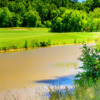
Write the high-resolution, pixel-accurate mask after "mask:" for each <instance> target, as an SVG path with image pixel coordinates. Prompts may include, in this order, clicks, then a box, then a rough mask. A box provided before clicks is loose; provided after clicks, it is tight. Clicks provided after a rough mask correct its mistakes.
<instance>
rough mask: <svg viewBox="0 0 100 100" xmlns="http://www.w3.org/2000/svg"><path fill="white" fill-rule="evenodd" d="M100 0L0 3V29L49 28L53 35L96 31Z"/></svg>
mask: <svg viewBox="0 0 100 100" xmlns="http://www.w3.org/2000/svg"><path fill="white" fill-rule="evenodd" d="M99 7H100V0H86V2H84V3H79V2H77V0H0V27H51V30H52V31H54V32H69V31H72V32H74V31H99V23H100V13H99V11H100V8H99Z"/></svg>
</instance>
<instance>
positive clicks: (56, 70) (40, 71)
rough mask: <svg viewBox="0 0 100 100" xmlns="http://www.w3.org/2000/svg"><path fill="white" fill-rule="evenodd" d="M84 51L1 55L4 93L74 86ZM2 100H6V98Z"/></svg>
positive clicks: (77, 47)
mask: <svg viewBox="0 0 100 100" xmlns="http://www.w3.org/2000/svg"><path fill="white" fill-rule="evenodd" d="M91 45H92V44H91ZM81 47H82V45H68V46H53V47H45V48H37V49H31V50H28V51H20V52H7V53H0V92H1V93H5V91H7V90H12V91H13V90H18V91H19V90H20V91H21V90H23V89H30V90H29V91H31V90H32V89H33V90H36V89H37V88H40V87H45V86H48V85H49V86H52V85H60V86H68V87H70V86H72V85H73V77H74V76H75V74H76V73H78V72H79V69H78V67H79V66H81V65H82V62H80V61H78V59H77V58H78V57H79V56H80V55H81V49H80V48H81ZM1 98H2V100H3V96H2V97H1ZM0 100H1V99H0Z"/></svg>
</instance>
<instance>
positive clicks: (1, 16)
mask: <svg viewBox="0 0 100 100" xmlns="http://www.w3.org/2000/svg"><path fill="white" fill-rule="evenodd" d="M11 20H12V13H11V12H10V11H9V9H8V8H7V7H4V8H1V9H0V27H10V26H11V23H12V22H11Z"/></svg>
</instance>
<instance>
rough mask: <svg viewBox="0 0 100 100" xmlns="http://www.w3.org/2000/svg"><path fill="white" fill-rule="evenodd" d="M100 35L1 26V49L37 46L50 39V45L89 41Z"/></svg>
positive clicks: (96, 33)
mask: <svg viewBox="0 0 100 100" xmlns="http://www.w3.org/2000/svg"><path fill="white" fill-rule="evenodd" d="M99 37H100V33H99V32H73V33H72V32H69V33H52V32H50V29H48V28H0V50H9V49H18V48H25V45H26V46H27V47H35V46H37V44H39V43H40V42H48V41H51V42H50V45H60V44H75V43H76V44H78V43H89V42H93V41H96V40H97V38H99ZM25 41H26V42H27V43H26V44H25ZM34 41H35V42H34ZM33 44H36V45H33ZM38 46H41V45H38Z"/></svg>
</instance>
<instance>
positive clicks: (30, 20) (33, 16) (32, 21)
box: [25, 10, 41, 27]
mask: <svg viewBox="0 0 100 100" xmlns="http://www.w3.org/2000/svg"><path fill="white" fill-rule="evenodd" d="M25 21H26V26H28V27H37V26H40V25H41V19H40V16H39V14H38V12H36V11H32V10H30V11H28V12H26V13H25Z"/></svg>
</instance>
